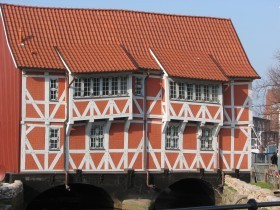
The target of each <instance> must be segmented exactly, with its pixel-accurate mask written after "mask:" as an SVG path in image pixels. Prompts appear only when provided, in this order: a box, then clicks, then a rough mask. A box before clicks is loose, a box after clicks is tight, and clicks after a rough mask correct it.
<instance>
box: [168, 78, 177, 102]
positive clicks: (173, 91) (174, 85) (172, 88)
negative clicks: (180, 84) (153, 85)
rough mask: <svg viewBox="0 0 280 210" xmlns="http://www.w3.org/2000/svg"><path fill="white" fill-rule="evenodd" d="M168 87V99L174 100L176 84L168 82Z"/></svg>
mask: <svg viewBox="0 0 280 210" xmlns="http://www.w3.org/2000/svg"><path fill="white" fill-rule="evenodd" d="M169 86H170V98H176V83H175V82H173V81H170V82H169Z"/></svg>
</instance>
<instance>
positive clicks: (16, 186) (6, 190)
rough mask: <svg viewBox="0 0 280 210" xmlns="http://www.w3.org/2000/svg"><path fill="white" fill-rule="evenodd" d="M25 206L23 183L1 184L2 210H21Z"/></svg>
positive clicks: (0, 209) (0, 201)
mask: <svg viewBox="0 0 280 210" xmlns="http://www.w3.org/2000/svg"><path fill="white" fill-rule="evenodd" d="M22 206H23V185H22V182H21V181H18V180H16V181H15V182H14V183H11V184H9V183H0V210H2V209H13V210H20V209H22Z"/></svg>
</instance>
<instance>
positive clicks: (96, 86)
mask: <svg viewBox="0 0 280 210" xmlns="http://www.w3.org/2000/svg"><path fill="white" fill-rule="evenodd" d="M92 85H93V93H92V95H93V96H99V95H100V78H92Z"/></svg>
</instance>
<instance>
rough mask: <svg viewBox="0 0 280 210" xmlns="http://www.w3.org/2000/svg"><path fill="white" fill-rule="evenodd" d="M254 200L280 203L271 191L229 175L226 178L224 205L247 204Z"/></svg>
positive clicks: (272, 208)
mask: <svg viewBox="0 0 280 210" xmlns="http://www.w3.org/2000/svg"><path fill="white" fill-rule="evenodd" d="M252 198H253V199H255V200H256V201H257V202H273V201H280V198H279V197H276V196H274V193H273V191H271V190H268V189H263V188H261V187H258V186H254V185H251V184H248V183H246V182H243V181H241V180H239V179H236V178H232V177H231V176H228V175H226V176H225V186H224V191H223V196H222V203H223V204H236V203H247V201H248V200H249V199H252ZM265 209H270V210H279V209H280V207H279V206H278V207H270V208H268V207H266V208H265Z"/></svg>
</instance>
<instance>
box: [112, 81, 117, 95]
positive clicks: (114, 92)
mask: <svg viewBox="0 0 280 210" xmlns="http://www.w3.org/2000/svg"><path fill="white" fill-rule="evenodd" d="M111 95H113V96H116V95H118V77H113V78H112V89H111Z"/></svg>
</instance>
